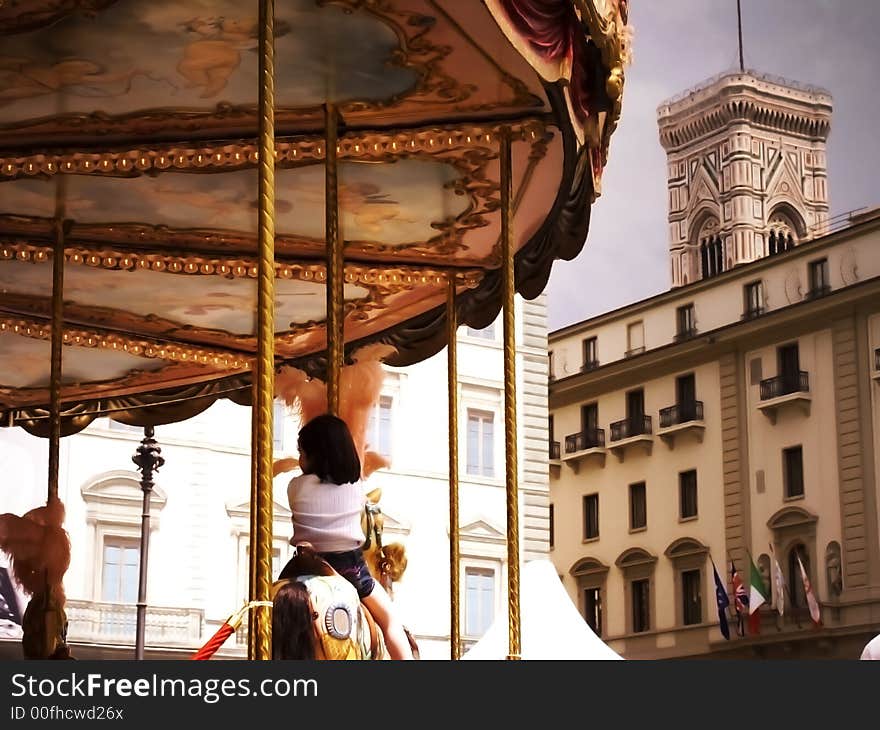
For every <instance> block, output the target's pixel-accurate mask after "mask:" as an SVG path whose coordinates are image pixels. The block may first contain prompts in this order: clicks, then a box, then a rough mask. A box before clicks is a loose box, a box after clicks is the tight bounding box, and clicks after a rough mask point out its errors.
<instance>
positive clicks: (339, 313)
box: [324, 102, 345, 414]
mask: <svg viewBox="0 0 880 730" xmlns="http://www.w3.org/2000/svg"><path fill="white" fill-rule="evenodd" d="M324 123H325V127H326V133H327V139H326V154H325V157H324V219H325V225H324V231H325V235H326V247H327V289H326V296H327V410H328V411H329V412H330V413H333V414H338V413H339V376H340V373H341V372H342V360H343V352H344V347H345V330H344V327H345V324H344V322H343V316H344V312H343V297H344V288H343V287H344V284H345V281H344V272H343V260H342V240H341V238H340V235H339V179H338V174H339V168H338V165H337V160H336V138H337V129H336V124H337V113H336V105H335V104H334V103H332V102H327V103H326V104H325V105H324Z"/></svg>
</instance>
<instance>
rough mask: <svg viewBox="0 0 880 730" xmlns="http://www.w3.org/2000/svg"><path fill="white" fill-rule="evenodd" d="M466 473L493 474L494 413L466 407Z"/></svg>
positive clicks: (488, 475)
mask: <svg viewBox="0 0 880 730" xmlns="http://www.w3.org/2000/svg"><path fill="white" fill-rule="evenodd" d="M467 414H468V426H467V473H468V474H474V475H476V476H484V477H493V476H495V435H494V432H495V427H494V426H495V414H494V413H491V412H489V411H478V410H474V409H470V408H469V409H468V412H467Z"/></svg>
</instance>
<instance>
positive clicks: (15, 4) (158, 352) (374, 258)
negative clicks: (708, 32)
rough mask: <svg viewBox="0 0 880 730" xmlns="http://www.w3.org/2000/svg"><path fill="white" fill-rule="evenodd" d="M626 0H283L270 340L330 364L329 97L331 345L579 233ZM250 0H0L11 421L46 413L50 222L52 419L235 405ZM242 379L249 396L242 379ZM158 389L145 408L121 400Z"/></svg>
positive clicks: (521, 274) (416, 334)
mask: <svg viewBox="0 0 880 730" xmlns="http://www.w3.org/2000/svg"><path fill="white" fill-rule="evenodd" d="M625 23H626V2H625V0H485V1H484V2H476V1H474V2H461V1H460V0H286V1H285V2H283V3H277V6H276V10H275V24H274V35H275V39H274V42H275V133H276V172H275V190H276V192H275V198H276V203H275V211H276V213H275V230H276V236H275V254H276V265H275V271H276V291H275V295H276V300H275V324H276V333H275V334H276V337H275V354H276V360H277V362H278V363H279V364H282V363H291V364H296V365H298V366H299V367H302V368H304V369H306V370H308V371H310V372H313V373H315V374H320V373H321V372H322V369H323V368H324V366H325V348H326V345H327V343H326V339H327V338H326V331H325V319H326V311H325V307H326V300H325V292H324V282H325V280H326V269H325V263H324V262H325V258H324V257H325V235H324V227H325V213H324V158H325V152H326V150H325V149H324V147H325V130H324V105H325V104H327V103H332V104H334V105H335V108H336V109H337V110H338V115H339V136H338V144H337V157H338V174H339V222H340V229H341V233H342V236H343V239H344V256H345V266H344V277H345V287H344V298H345V342H346V352H347V353H349V354H350V353H351V352H352V351H354V350H356V349H357V348H358V347H359V346H361V345H363V344H366V343H369V342H376V341H381V342H385V343H388V344H391V345H394V346H395V347H396V348H397V355H396V356H394V358H393V359H392V360H391V361H392V362H393V363H394V364H398V365H404V364H408V363H412V362H416V361H418V360H421V359H423V358H425V357H428V356H430V355H432V354H434V353H435V352H437V351H438V350H439V349H440V348H441V347H442V346H443V345H444V344H445V337H446V335H445V331H444V323H445V310H444V302H445V298H446V295H447V290H448V288H449V282H451V281H454V282H455V285H456V290H457V292H458V294H459V297H458V309H459V315H460V322H461V323H462V324H468V325H471V326H475V327H481V326H485V325H486V324H488V323H489V322H491V321H492V319H494V317H495V316H496V315H497V312H498V310H499V307H500V296H499V292H500V276H499V267H500V264H501V258H500V243H499V241H500V212H499V207H500V205H499V200H500V194H499V189H500V187H499V183H500V164H499V145H500V140H501V137H502V134H508V133H509V135H510V137H511V140H512V144H511V150H512V152H511V154H512V190H513V199H512V214H513V218H512V220H513V231H514V233H513V236H514V238H513V246H514V250H515V251H516V259H515V261H516V286H517V290H518V291H519V292H520V293H522V294H523V295H524V296H526V297H533V296H536V295H537V294H538V293H539V292H540V291H542V290H543V288H544V286H545V284H546V281H547V277H548V276H549V272H550V267H551V265H552V262H553V261H554V260H555V259H557V258H563V259H570V258H573V257H574V256H576V255H577V253H578V252H579V251H580V249H581V247H582V245H583V243H584V240H585V237H586V234H587V227H588V222H589V210H590V205H591V203H592V202H593V200H594V199H595V196H596V195H597V194H598V191H599V180H600V176H601V172H602V169H603V167H604V165H605V162H606V157H607V149H608V141H609V137H610V135H611V133H612V131H613V129H614V127H615V124H616V120H617V118H618V116H619V113H620V99H621V92H622V83H623V72H622V63H623V59H624V56H625V54H626V48H625V40H624V32H625ZM257 39H258V7H257V3H256V0H236V1H235V2H233V1H232V0H118V1H114V0H74V1H72V2H58V0H17V1H15V0H13V1H12V2H6V3H0V417H2V420H3V423H4V425H22V426H25V427H26V428H29V430H31V431H32V432H35V433H41V432H47V431H48V424H47V423H46V422H45V421H46V413H47V410H46V406H47V404H48V402H49V375H50V338H51V313H52V306H51V303H52V290H53V273H52V272H53V265H52V264H53V262H52V258H53V246H54V245H55V241H56V240H58V239H59V237H63V243H64V251H65V265H64V284H63V292H64V296H63V301H64V307H63V319H64V329H63V344H64V346H63V348H62V349H63V359H62V390H61V396H62V402H63V404H64V405H63V412H64V414H65V424H66V425H65V427H64V431H65V432H66V433H70V432H72V431H75V430H77V429H79V428H82V427H84V426H85V425H87V423H88V422H89V421H90V420H91V419H92V418H93V417H95V416H96V415H99V414H102V413H114V414H116V415H119V416H120V420H125V414H128V420H129V421H130V422H135V423H146V422H151V423H158V422H163V421H168V420H177V419H179V418H183V417H187V416H189V415H192V414H193V413H195V412H197V411H198V410H201V409H202V408H205V407H207V405H209V404H210V402H212V401H213V400H214V399H215V398H216V397H219V396H221V395H226V396H231V397H239V398H240V399H241V400H242V401H243V402H244V401H248V399H249V393H248V390H247V384H248V383H249V382H250V371H251V368H252V365H253V362H254V357H255V354H256V347H257V345H256V336H255V314H254V310H255V302H256V275H257V160H258V144H257V134H258V119H257V109H258V106H257V105H258V86H259V83H258V82H259V79H258V55H257ZM236 394H238V395H237V396H236ZM144 406H152V407H151V408H150V409H146V410H148V411H149V412H150V413H151V414H152V415H150V416H145V415H143V413H145V412H146V410H142V412H141V415H139V416H138V415H135V413H134V411H133V410H132V409H135V408H141V409H143V407H144Z"/></svg>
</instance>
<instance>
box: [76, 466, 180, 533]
mask: <svg viewBox="0 0 880 730" xmlns="http://www.w3.org/2000/svg"><path fill="white" fill-rule="evenodd" d="M80 494H82V498H83V501H84V502H85V503H86V519H87V520H88V521H89V522H92V523H94V522H96V521H100V522H104V523H115V524H131V525H139V524H140V522H141V512H142V511H143V504H144V493H143V491H142V490H141V481H140V475H139V474H138V473H137V472H133V471H126V470H118V471H110V472H106V473H104V474H99V475H98V476H97V477H95V478H93V479H91V480H90V481H89V482H88V483H87V484H86V485H85V486H83V487H82V489H81V490H80ZM167 501H168V497H167V496H166V494H165V491H164V490H163V489H162V488H161V487H159V486H158V485H154V486H153V489H152V491H151V493H150V519H151V520H152V521H153V522H152V527H153V529H155V528H156V527H157V526H158V524H157V523H156V522H155V520H157V519H158V514H157V513H158V512H160V511H161V510H162V508H163V507H165V503H166V502H167Z"/></svg>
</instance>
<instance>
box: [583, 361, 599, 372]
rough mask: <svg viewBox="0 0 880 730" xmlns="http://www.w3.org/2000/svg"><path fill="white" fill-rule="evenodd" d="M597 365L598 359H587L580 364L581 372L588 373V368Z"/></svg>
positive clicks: (593, 368)
mask: <svg viewBox="0 0 880 730" xmlns="http://www.w3.org/2000/svg"><path fill="white" fill-rule="evenodd" d="M597 367H599V361H598V360H587V361H586V362H585V363H584V364H583V365H581V372H582V373H588V372H590V370H595V369H596V368H597Z"/></svg>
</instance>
